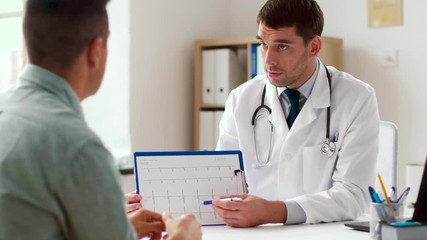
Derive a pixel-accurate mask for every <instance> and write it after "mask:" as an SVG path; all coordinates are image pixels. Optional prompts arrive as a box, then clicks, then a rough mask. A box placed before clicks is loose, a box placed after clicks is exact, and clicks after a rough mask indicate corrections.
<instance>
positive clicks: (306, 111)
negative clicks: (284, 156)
mask: <svg viewBox="0 0 427 240" xmlns="http://www.w3.org/2000/svg"><path fill="white" fill-rule="evenodd" d="M329 96H330V90H329V83H328V77H327V74H326V70H325V67H324V66H323V64H322V63H321V64H320V69H319V74H318V76H317V79H316V82H315V83H314V86H313V89H312V91H311V94H310V96H309V97H308V99H307V101H306V102H305V104H304V107H303V108H302V109H301V112H300V113H299V115H298V117H297V119H296V120H295V122H294V124H293V125H292V128H291V130H290V131H289V135H288V138H289V137H292V135H294V134H298V132H300V131H302V130H304V129H305V127H306V126H307V125H309V124H310V123H311V122H313V121H314V120H316V119H317V118H318V117H319V115H320V113H321V112H322V111H321V110H322V109H326V108H327V107H329V106H330V105H331V102H330V97H329Z"/></svg>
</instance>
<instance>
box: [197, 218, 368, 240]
mask: <svg viewBox="0 0 427 240" xmlns="http://www.w3.org/2000/svg"><path fill="white" fill-rule="evenodd" d="M202 233H203V240H239V239H244V240H251V239H256V240H260V239H262V240H264V239H267V240H276V239H280V240H283V239H286V240H299V239H301V240H311V239H314V240H323V239H324V240H334V239H337V240H356V239H357V240H359V239H362V240H363V239H366V240H369V239H370V235H369V232H362V231H357V230H353V229H351V228H348V227H346V226H344V222H334V223H320V224H298V225H283V224H266V225H261V226H258V227H254V228H231V227H227V226H212V227H202Z"/></svg>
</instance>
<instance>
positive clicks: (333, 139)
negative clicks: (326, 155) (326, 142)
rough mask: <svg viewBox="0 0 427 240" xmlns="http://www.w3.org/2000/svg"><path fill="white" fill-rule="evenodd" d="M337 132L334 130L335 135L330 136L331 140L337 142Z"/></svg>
mask: <svg viewBox="0 0 427 240" xmlns="http://www.w3.org/2000/svg"><path fill="white" fill-rule="evenodd" d="M338 136H339V133H338V132H335V135H334V136H333V137H332V142H338Z"/></svg>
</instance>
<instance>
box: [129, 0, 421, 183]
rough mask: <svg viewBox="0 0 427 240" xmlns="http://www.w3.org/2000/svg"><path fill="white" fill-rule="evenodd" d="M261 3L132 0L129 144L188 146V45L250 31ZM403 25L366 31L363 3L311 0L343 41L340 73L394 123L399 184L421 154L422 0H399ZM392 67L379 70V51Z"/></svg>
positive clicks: (254, 0) (163, 147) (170, 147)
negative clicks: (369, 93) (354, 80)
mask: <svg viewBox="0 0 427 240" xmlns="http://www.w3.org/2000/svg"><path fill="white" fill-rule="evenodd" d="M264 2H265V0H251V1H247V0H203V1H198V0H183V1H176V2H175V1H165V0H157V1H147V0H140V1H138V0H132V1H131V16H132V18H131V19H132V20H131V24H132V27H131V32H132V36H131V49H132V52H131V88H132V89H131V109H132V115H131V129H132V149H133V150H134V151H135V150H175V149H189V148H191V143H192V114H193V113H192V101H193V94H192V91H193V85H192V81H193V75H192V74H193V55H192V54H193V52H192V50H193V42H194V40H195V39H199V38H221V37H247V36H255V35H256V30H257V26H256V22H255V19H256V14H257V12H258V10H259V8H260V7H261V6H262V5H263V4H264ZM402 2H403V4H404V6H403V11H404V12H403V21H404V23H403V26H398V27H384V28H368V26H367V5H366V4H367V1H360V0H346V1H342V0H318V3H319V5H320V7H321V8H322V9H323V12H324V14H325V28H324V35H328V36H335V37H340V38H343V39H344V70H345V71H347V72H349V73H351V74H353V75H354V76H356V77H358V78H360V79H361V80H363V81H366V82H367V83H369V84H371V85H372V86H373V87H374V88H375V90H376V93H377V98H378V102H379V109H380V115H381V119H383V120H388V121H392V122H394V123H396V125H397V126H398V128H399V155H398V157H399V163H398V181H399V188H400V189H402V187H403V184H404V179H405V176H404V174H405V171H404V166H405V164H406V163H407V162H415V161H418V162H420V161H423V160H424V159H425V157H426V152H427V148H426V146H427V107H426V103H427V94H425V91H426V90H427V72H426V71H425V70H424V64H425V60H424V59H423V57H424V56H426V55H427V48H426V47H424V46H425V45H424V44H423V43H424V42H423V41H424V39H426V35H427V33H426V31H424V28H423V23H425V22H427V15H425V14H424V10H425V9H427V1H424V0H411V1H402ZM388 50H397V51H398V65H397V67H395V68H383V67H381V57H382V54H381V53H382V52H383V51H388Z"/></svg>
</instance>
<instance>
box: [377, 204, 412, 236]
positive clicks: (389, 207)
mask: <svg viewBox="0 0 427 240" xmlns="http://www.w3.org/2000/svg"><path fill="white" fill-rule="evenodd" d="M403 208H404V207H403V204H402V203H371V209H370V211H371V220H370V223H369V232H370V234H371V238H372V239H381V238H380V236H379V227H380V226H379V225H380V222H386V223H389V224H390V223H393V222H397V221H400V220H401V219H402V218H403Z"/></svg>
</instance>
